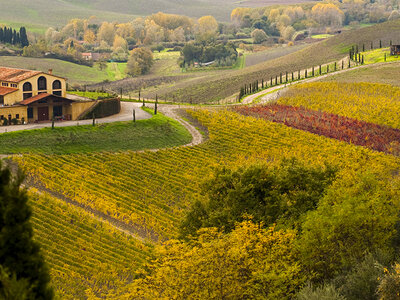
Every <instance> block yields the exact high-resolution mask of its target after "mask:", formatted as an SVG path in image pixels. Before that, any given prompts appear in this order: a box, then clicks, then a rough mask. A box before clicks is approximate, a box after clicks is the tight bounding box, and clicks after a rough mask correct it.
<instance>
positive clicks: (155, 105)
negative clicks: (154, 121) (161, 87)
mask: <svg viewBox="0 0 400 300" xmlns="http://www.w3.org/2000/svg"><path fill="white" fill-rule="evenodd" d="M157 104H158V96H157V95H156V103H155V104H154V114H155V115H156V114H157Z"/></svg>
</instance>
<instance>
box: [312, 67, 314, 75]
mask: <svg viewBox="0 0 400 300" xmlns="http://www.w3.org/2000/svg"><path fill="white" fill-rule="evenodd" d="M314 75H315V74H314V67H312V76H313V77H314Z"/></svg>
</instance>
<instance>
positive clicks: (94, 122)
mask: <svg viewBox="0 0 400 300" xmlns="http://www.w3.org/2000/svg"><path fill="white" fill-rule="evenodd" d="M92 118H93V124H92V125H93V126H95V125H96V117H95V115H94V113H93V114H92Z"/></svg>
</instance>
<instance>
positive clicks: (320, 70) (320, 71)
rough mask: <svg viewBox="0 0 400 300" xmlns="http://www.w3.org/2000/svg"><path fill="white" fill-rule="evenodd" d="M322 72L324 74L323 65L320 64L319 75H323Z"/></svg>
mask: <svg viewBox="0 0 400 300" xmlns="http://www.w3.org/2000/svg"><path fill="white" fill-rule="evenodd" d="M321 74H322V66H321V65H319V75H321Z"/></svg>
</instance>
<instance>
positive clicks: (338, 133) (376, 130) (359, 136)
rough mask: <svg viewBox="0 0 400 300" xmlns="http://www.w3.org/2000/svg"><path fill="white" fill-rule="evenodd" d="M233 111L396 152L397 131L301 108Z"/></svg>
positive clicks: (241, 108) (267, 107)
mask: <svg viewBox="0 0 400 300" xmlns="http://www.w3.org/2000/svg"><path fill="white" fill-rule="evenodd" d="M236 111H238V112H240V113H241V114H243V115H246V116H254V117H259V118H263V119H265V120H269V121H272V122H277V123H283V124H285V125H287V126H289V127H293V128H297V129H300V130H305V131H308V132H312V133H315V134H318V135H323V136H326V137H329V138H334V139H337V140H340V141H345V142H348V143H352V144H354V145H359V146H365V147H368V148H370V149H373V150H377V151H382V152H386V153H394V154H398V152H399V150H400V149H399V146H400V145H399V141H400V130H399V129H395V128H390V127H388V126H382V125H377V124H374V123H370V122H365V121H360V120H356V119H353V118H348V117H343V116H339V115H336V114H331V113H327V112H322V111H315V110H311V109H306V108H303V107H294V106H288V105H280V104H271V105H267V106H253V107H244V106H242V107H237V108H236Z"/></svg>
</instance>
